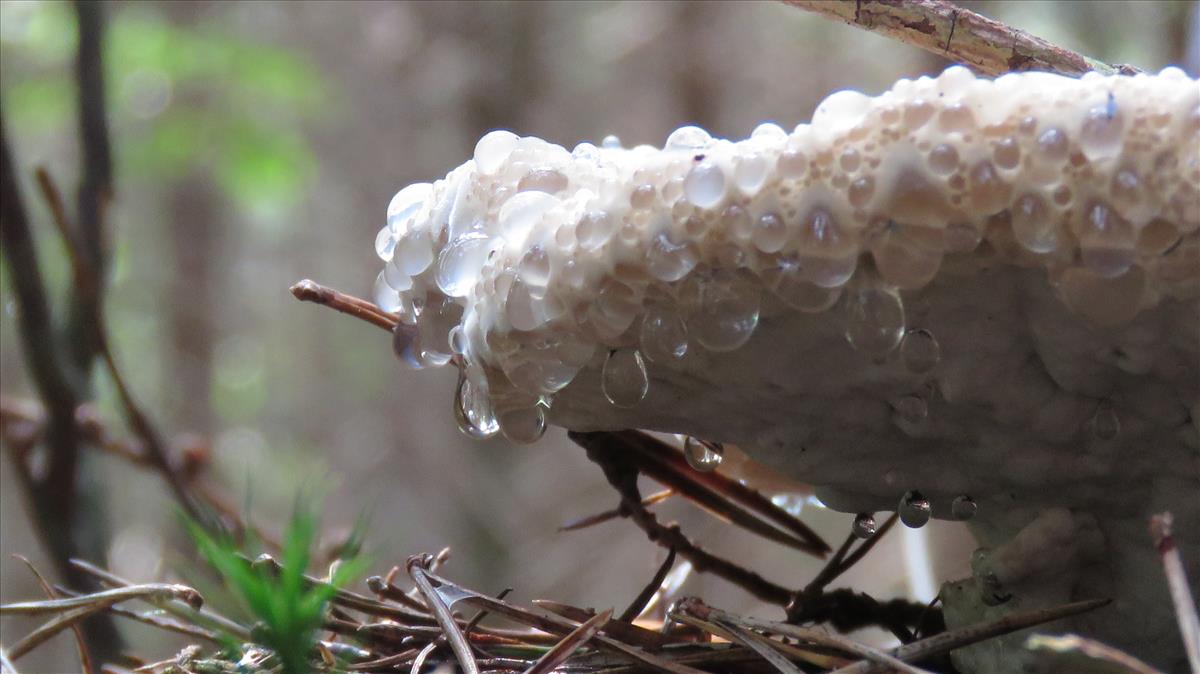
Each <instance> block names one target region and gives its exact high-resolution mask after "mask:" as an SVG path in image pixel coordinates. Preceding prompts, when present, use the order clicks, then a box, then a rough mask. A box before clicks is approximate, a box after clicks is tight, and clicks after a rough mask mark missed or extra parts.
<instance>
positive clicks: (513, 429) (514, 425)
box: [496, 402, 546, 445]
mask: <svg viewBox="0 0 1200 674" xmlns="http://www.w3.org/2000/svg"><path fill="white" fill-rule="evenodd" d="M496 421H497V423H498V425H499V427H500V432H501V433H503V434H504V437H506V438H508V439H509V441H510V442H514V443H516V444H519V445H528V444H532V443H534V442H537V441H538V440H540V439H541V438H542V436H543V435H545V434H546V407H545V405H543V404H542V403H541V402H538V403H535V404H533V405H529V406H527V407H524V406H523V407H514V408H509V409H506V410H504V411H502V412H500V413H499V415H497V417H496Z"/></svg>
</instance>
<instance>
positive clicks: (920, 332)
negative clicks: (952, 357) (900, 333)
mask: <svg viewBox="0 0 1200 674" xmlns="http://www.w3.org/2000/svg"><path fill="white" fill-rule="evenodd" d="M941 358H942V347H941V345H940V344H938V341H937V337H934V336H933V333H932V332H930V331H928V330H925V329H922V328H916V329H913V330H909V331H908V332H906V333H904V338H903V339H902V340H900V361H901V362H902V363H903V364H904V369H906V370H908V371H909V372H911V373H913V374H924V373H926V372H929V371H930V370H932V369H933V368H935V367H937V364H938V361H939V360H941Z"/></svg>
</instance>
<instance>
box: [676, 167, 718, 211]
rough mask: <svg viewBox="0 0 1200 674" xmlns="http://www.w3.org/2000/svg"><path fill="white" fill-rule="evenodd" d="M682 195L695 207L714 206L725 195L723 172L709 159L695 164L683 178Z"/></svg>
mask: <svg viewBox="0 0 1200 674" xmlns="http://www.w3.org/2000/svg"><path fill="white" fill-rule="evenodd" d="M683 196H684V197H686V198H687V200H688V201H690V202H692V204H694V205H695V206H696V207H697V208H712V207H713V206H716V205H717V204H718V203H720V201H721V198H722V197H724V196H725V173H724V172H723V171H722V170H721V167H720V166H717V165H716V164H714V163H712V162H709V161H704V162H700V163H699V164H696V165H695V166H693V167H692V170H691V172H689V173H688V175H687V178H685V179H684V180H683Z"/></svg>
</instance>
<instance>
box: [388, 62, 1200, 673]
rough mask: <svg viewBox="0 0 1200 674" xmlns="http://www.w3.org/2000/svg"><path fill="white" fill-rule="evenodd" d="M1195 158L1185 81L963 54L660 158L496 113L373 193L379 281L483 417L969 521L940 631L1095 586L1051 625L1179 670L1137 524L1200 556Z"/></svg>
mask: <svg viewBox="0 0 1200 674" xmlns="http://www.w3.org/2000/svg"><path fill="white" fill-rule="evenodd" d="M1198 148H1200V83H1198V82H1197V81H1196V80H1192V79H1189V78H1188V77H1187V76H1186V75H1184V74H1183V73H1182V72H1181V71H1179V70H1176V69H1167V70H1164V71H1163V72H1162V73H1159V74H1157V75H1136V76H1108V77H1105V76H1100V75H1097V74H1089V75H1085V76H1084V77H1082V78H1080V79H1072V78H1067V77H1061V76H1057V75H1049V74H1043V73H1023V74H1011V75H1005V76H1002V77H1000V78H998V79H996V80H985V79H977V78H976V77H975V76H973V75H972V74H971V73H970V72H969V71H967V70H965V69H962V68H951V69H949V70H947V71H946V72H945V73H943V74H942V75H941V76H939V77H937V78H936V79H930V78H921V79H919V80H916V81H910V80H901V81H899V82H897V83H896V84H895V85H894V86H893V87H892V89H891V90H889V91H887V92H884V93H883V94H880V95H878V96H876V97H873V98H872V97H868V96H866V95H864V94H861V93H858V92H851V91H843V92H838V93H835V94H833V95H831V96H830V97H829V98H827V99H826V100H825V101H824V102H823V103H822V104H821V105H820V106H819V107H818V108H817V110H816V112H815V114H814V116H813V120H812V123H811V124H801V125H800V126H798V127H796V128H795V129H794V130H792V131H790V132H789V131H785V130H784V129H782V128H780V127H778V126H775V125H772V124H764V125H762V126H760V127H758V128H757V129H755V130H754V132H753V133H752V134H751V136H750V138H748V139H746V140H742V141H738V142H730V141H726V140H719V139H713V138H711V137H710V136H709V134H707V133H706V132H704V131H703V130H701V129H698V128H695V127H684V128H681V129H678V130H677V131H675V132H674V133H672V134H671V135H670V137H669V138H668V139H667V141H666V144H665V147H664V148H662V149H659V148H654V147H649V146H641V147H635V148H623V147H622V146H621V144H620V142H619V141H618V140H617V139H615V138H610V139H606V140H605V141H604V142H603V143H601V145H600V146H599V147H597V146H594V145H591V144H588V143H582V144H580V145H578V146H576V147H575V148H574V150H572V151H568V150H566V149H564V148H562V147H559V146H557V145H552V144H550V143H547V142H545V141H542V140H540V139H538V138H533V137H526V138H519V137H517V136H516V135H514V134H512V133H509V132H506V131H496V132H492V133H490V134H488V135H487V136H485V137H484V138H483V139H481V140H480V141H479V144H478V145H477V146H476V149H475V156H474V158H473V159H472V160H470V161H468V162H466V163H465V164H463V165H462V166H460V167H458V168H457V169H455V170H454V171H452V172H451V173H450V174H449V175H448V176H446V178H445V179H443V180H439V181H437V182H435V183H433V184H419V185H411V186H409V187H406V188H405V189H403V190H402V191H401V192H399V193H398V194H397V195H396V197H395V198H394V199H393V201H392V203H391V204H390V205H389V207H388V221H387V226H386V227H384V229H383V230H381V231H380V233H379V237H378V239H377V242H376V247H377V250H378V252H379V255H380V257H381V258H382V259H383V260H384V261H385V262H386V266H385V268H384V270H383V271H382V272H381V273H380V275H379V278H378V280H377V282H376V293H375V299H376V302H377V303H378V304H379V305H380V306H381V307H383V308H384V309H385V310H388V311H393V312H397V313H398V314H399V316H400V319H401V321H402V323H401V326H400V328H399V329H398V330H397V332H396V336H397V337H396V348H397V351H398V352H399V353H400V355H401V356H402V357H403V358H404V359H405V360H406V361H408V362H409V363H411V364H413V365H414V366H418V367H421V366H435V365H441V364H445V363H447V362H450V361H452V360H453V361H454V362H455V363H456V364H457V365H458V366H459V368H460V372H461V375H460V377H461V379H460V385H459V391H458V396H457V399H456V400H455V412H456V414H457V416H458V418H459V420H460V424H461V426H462V427H463V430H464V431H466V432H467V433H469V434H471V435H473V436H476V437H485V436H488V435H491V434H495V433H503V434H504V435H506V436H507V437H508V438H510V439H511V440H514V441H517V442H530V441H534V440H536V439H537V438H538V437H540V435H541V433H542V432H543V430H544V429H545V426H546V424H547V423H553V424H556V425H560V426H564V427H566V428H569V429H573V430H605V429H621V428H642V429H649V430H657V431H667V432H673V433H681V434H687V435H690V436H695V437H699V438H704V439H705V440H709V441H714V442H726V443H733V444H736V445H738V446H740V447H742V448H743V449H745V450H746V451H747V452H748V453H749V454H750V455H751V456H753V457H754V458H755V459H757V460H758V461H761V462H763V463H766V464H769V465H771V466H772V467H774V468H776V469H778V470H779V471H781V472H783V473H785V474H786V475H789V476H791V477H794V478H796V479H798V480H800V481H803V482H805V483H809V484H812V485H814V487H815V488H816V489H817V494H818V495H819V496H820V498H821V499H822V500H823V501H824V502H825V503H826V504H828V505H829V506H831V507H833V508H836V509H838V510H842V511H845V512H851V513H871V512H875V511H879V510H899V511H900V512H901V514H902V516H904V519H905V522H906V523H908V524H910V525H913V526H919V525H920V524H923V523H924V521H925V520H927V519H928V517H929V516H930V515H932V516H933V517H939V518H948V519H949V518H957V519H967V518H971V524H972V529H973V531H974V533H975V535H976V536H977V538H978V539H979V542H980V544H981V546H982V547H981V548H980V551H978V552H977V553H976V556H975V558H974V559H973V567H974V571H975V574H974V577H973V578H969V579H966V580H964V581H961V582H957V583H951V584H948V585H947V586H946V587H945V588H944V590H943V595H942V596H943V600H944V601H945V604H946V615H947V619H948V621H949V622H950V623H951V624H952V625H953V624H954V623H955V622H957V623H960V624H963V623H968V622H972V621H977V620H979V619H980V618H981V617H983V616H992V615H999V614H1003V613H1005V612H1011V611H1015V610H1018V609H1027V608H1030V607H1034V606H1041V605H1049V604H1052V603H1056V602H1062V601H1066V600H1070V599H1081V598H1092V597H1111V598H1113V599H1114V600H1115V601H1114V603H1113V605H1112V606H1111V607H1109V608H1107V609H1105V610H1103V611H1098V612H1096V613H1093V614H1090V615H1089V616H1086V617H1084V618H1080V619H1079V620H1078V622H1077V623H1075V624H1074V625H1072V626H1071V627H1072V628H1074V629H1078V630H1080V631H1083V632H1085V633H1087V634H1090V635H1093V636H1097V637H1099V638H1101V639H1103V640H1105V641H1108V642H1110V643H1112V644H1114V645H1116V646H1118V647H1122V648H1126V649H1128V650H1129V651H1131V652H1133V653H1136V654H1139V655H1141V656H1143V657H1145V658H1146V659H1147V660H1149V661H1152V662H1155V663H1156V664H1158V665H1159V666H1162V667H1165V668H1167V669H1169V670H1171V671H1174V670H1175V669H1178V668H1181V667H1182V666H1183V664H1182V663H1183V660H1182V658H1183V646H1182V644H1181V643H1180V638H1179V635H1178V632H1177V631H1176V630H1175V629H1174V628H1173V616H1172V613H1171V610H1170V600H1169V598H1168V596H1167V589H1166V586H1165V585H1164V584H1163V583H1162V582H1161V578H1160V577H1159V574H1158V573H1157V566H1158V561H1157V558H1156V556H1155V553H1154V550H1153V549H1152V548H1151V547H1150V546H1148V545H1147V544H1146V540H1147V534H1146V524H1145V523H1146V521H1147V518H1148V516H1149V514H1150V513H1152V512H1156V511H1159V510H1163V509H1168V508H1169V509H1171V510H1173V511H1174V513H1175V517H1176V521H1177V522H1179V530H1180V532H1182V535H1181V536H1180V538H1181V540H1180V541H1179V542H1180V544H1181V546H1182V547H1183V548H1184V552H1185V555H1184V556H1185V558H1187V559H1191V560H1195V559H1200V544H1198V543H1200V541H1197V539H1196V538H1195V533H1194V532H1196V531H1200V499H1198V498H1196V494H1197V493H1200V439H1198V424H1200V402H1198V401H1200V233H1198V231H1197V230H1200V149H1198ZM976 512H977V514H976ZM972 515H974V517H973V518H972ZM1198 575H1200V574H1197V573H1195V570H1194V569H1193V570H1192V573H1191V576H1192V578H1193V581H1195V579H1196V578H1197V576H1198ZM1018 643H1019V640H1014V641H1009V642H999V644H1000V645H999V646H997V645H995V644H992V645H989V646H987V647H986V648H985V647H982V646H981V647H977V648H976V649H974V650H972V649H967V650H964V651H961V652H959V653H957V655H956V657H957V658H958V665H959V666H960V668H962V669H964V670H965V671H990V670H992V669H996V668H1001V669H1003V668H1016V667H1019V666H1020V665H1019V662H1018V656H1017V650H1016V646H1017V644H1018ZM1021 657H1026V656H1021Z"/></svg>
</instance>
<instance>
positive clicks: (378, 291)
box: [371, 269, 400, 314]
mask: <svg viewBox="0 0 1200 674" xmlns="http://www.w3.org/2000/svg"><path fill="white" fill-rule="evenodd" d="M386 271H387V270H386V269H385V270H384V271H381V272H379V275H378V276H376V277H375V286H374V288H373V289H372V290H371V298H372V299H373V300H374V301H375V304H376V306H378V307H379V308H380V309H383V310H384V311H386V312H388V313H389V314H394V313H396V311H397V310H399V309H400V295H399V294H398V293H397V292H396V289H395V288H393V287H391V286H390V285H388V283H387V277H386V276H385V272H386Z"/></svg>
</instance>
